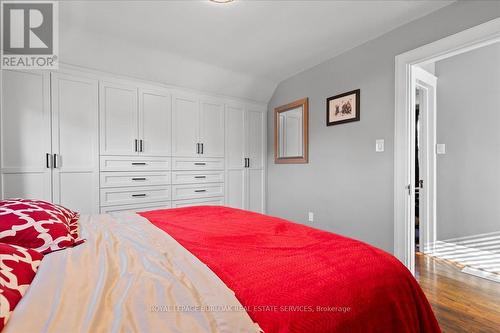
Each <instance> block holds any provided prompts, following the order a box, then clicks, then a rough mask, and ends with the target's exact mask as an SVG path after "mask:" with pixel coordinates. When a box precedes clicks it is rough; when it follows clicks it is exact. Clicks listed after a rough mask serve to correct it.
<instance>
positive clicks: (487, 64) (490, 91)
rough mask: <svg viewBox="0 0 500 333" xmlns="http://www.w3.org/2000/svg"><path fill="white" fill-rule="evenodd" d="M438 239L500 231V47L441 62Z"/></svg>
mask: <svg viewBox="0 0 500 333" xmlns="http://www.w3.org/2000/svg"><path fill="white" fill-rule="evenodd" d="M436 76H437V77H438V86H437V142H438V143H444V144H446V154H445V155H437V239H438V240H446V239H449V238H456V237H464V236H471V235H477V234H481V233H490V232H495V231H500V43H496V44H493V45H490V46H486V47H483V48H480V49H477V50H474V51H471V52H467V53H463V54H460V55H458V56H454V57H451V58H448V59H445V60H442V61H439V62H437V63H436Z"/></svg>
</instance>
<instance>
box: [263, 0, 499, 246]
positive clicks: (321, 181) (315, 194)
mask: <svg viewBox="0 0 500 333" xmlns="http://www.w3.org/2000/svg"><path fill="white" fill-rule="evenodd" d="M499 16H500V2H494V1H486V2H482V1H470V2H469V1H467V2H464V1H460V2H456V3H453V4H451V5H450V6H447V7H444V8H443V9H441V10H438V11H436V12H433V13H431V14H430V15H428V16H425V17H423V18H420V19H418V20H416V21H413V22H410V23H408V24H406V25H404V26H402V27H400V28H398V29H395V30H393V31H391V32H389V33H387V34H385V35H383V36H381V37H379V38H377V39H374V40H372V41H369V42H367V43H365V44H363V45H361V46H359V47H357V48H354V49H352V50H350V51H347V52H345V53H343V54H341V55H339V56H337V57H335V58H333V59H331V60H328V61H326V62H324V63H322V64H320V65H318V66H315V67H313V68H311V69H309V70H306V71H304V72H301V73H299V74H297V75H295V76H293V77H291V78H289V79H287V80H285V81H283V82H282V83H280V84H279V86H278V87H277V89H276V91H275V93H274V95H273V97H272V99H271V100H270V102H269V114H268V137H269V138H273V137H274V135H273V109H274V108H275V107H277V106H279V105H282V104H286V103H289V102H292V101H294V100H297V99H299V98H302V97H309V106H310V110H309V112H310V113H309V117H310V119H309V120H310V122H309V123H310V145H309V148H310V156H309V160H310V162H309V164H303V165H284V164H280V165H276V164H274V158H273V140H272V139H270V140H268V184H267V185H268V196H267V198H268V199H267V209H268V213H269V214H271V215H276V216H281V217H284V218H287V219H290V220H293V221H297V222H300V223H307V222H306V221H307V212H308V211H312V212H314V214H315V221H314V222H313V223H312V224H311V225H312V226H314V227H317V228H321V229H325V230H329V231H333V232H336V233H339V234H344V235H347V236H350V237H353V238H357V239H360V240H363V241H366V242H368V243H371V244H373V245H375V246H378V247H380V248H383V249H385V250H387V251H390V252H392V251H393V238H394V237H393V234H394V231H393V169H394V168H393V156H394V155H393V154H394V152H393V137H394V57H395V56H396V55H398V54H400V53H403V52H405V51H408V50H411V49H414V48H417V47H419V46H421V45H425V44H428V43H430V42H433V41H435V40H437V39H440V38H443V37H446V36H448V35H451V34H453V33H456V32H459V31H462V30H464V29H467V28H470V27H472V26H475V25H478V24H480V23H483V22H486V21H489V20H491V19H494V18H497V17H499ZM357 88H360V89H361V121H359V122H354V123H348V124H343V125H337V126H332V127H326V125H325V117H326V115H325V113H326V110H325V108H326V106H325V103H326V98H327V97H329V96H333V95H336V94H338V93H342V92H345V91H349V90H353V89H357ZM379 138H380V139H385V148H386V150H385V152H384V153H375V139H379Z"/></svg>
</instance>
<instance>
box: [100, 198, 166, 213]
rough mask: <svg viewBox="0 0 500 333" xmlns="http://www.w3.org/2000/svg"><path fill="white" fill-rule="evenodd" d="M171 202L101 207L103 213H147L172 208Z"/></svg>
mask: <svg viewBox="0 0 500 333" xmlns="http://www.w3.org/2000/svg"><path fill="white" fill-rule="evenodd" d="M171 207H172V205H171V203H170V201H166V202H153V203H145V204H142V205H119V206H107V207H101V213H103V214H104V213H116V212H147V211H149V210H156V209H167V208H171Z"/></svg>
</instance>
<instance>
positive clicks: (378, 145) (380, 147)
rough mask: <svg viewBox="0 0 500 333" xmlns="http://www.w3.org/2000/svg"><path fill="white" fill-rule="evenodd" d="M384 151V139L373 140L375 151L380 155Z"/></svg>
mask: <svg viewBox="0 0 500 333" xmlns="http://www.w3.org/2000/svg"><path fill="white" fill-rule="evenodd" d="M384 150H385V147H384V139H378V140H375V151H376V152H377V153H381V152H383V151H384Z"/></svg>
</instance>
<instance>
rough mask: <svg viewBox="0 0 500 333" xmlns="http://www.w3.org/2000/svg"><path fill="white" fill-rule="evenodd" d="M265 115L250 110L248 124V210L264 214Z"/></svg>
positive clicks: (248, 111)
mask: <svg viewBox="0 0 500 333" xmlns="http://www.w3.org/2000/svg"><path fill="white" fill-rule="evenodd" d="M265 115H266V114H265V113H264V112H262V111H260V110H252V109H248V110H247V113H246V120H247V121H246V123H247V140H246V141H247V157H248V158H249V165H248V179H247V196H248V201H247V202H248V206H247V209H248V210H251V211H254V212H259V213H263V212H264V199H265V198H264V190H265V179H264V161H265V156H264V153H265V147H264V145H265V135H266V132H265V131H266V128H265Z"/></svg>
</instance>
